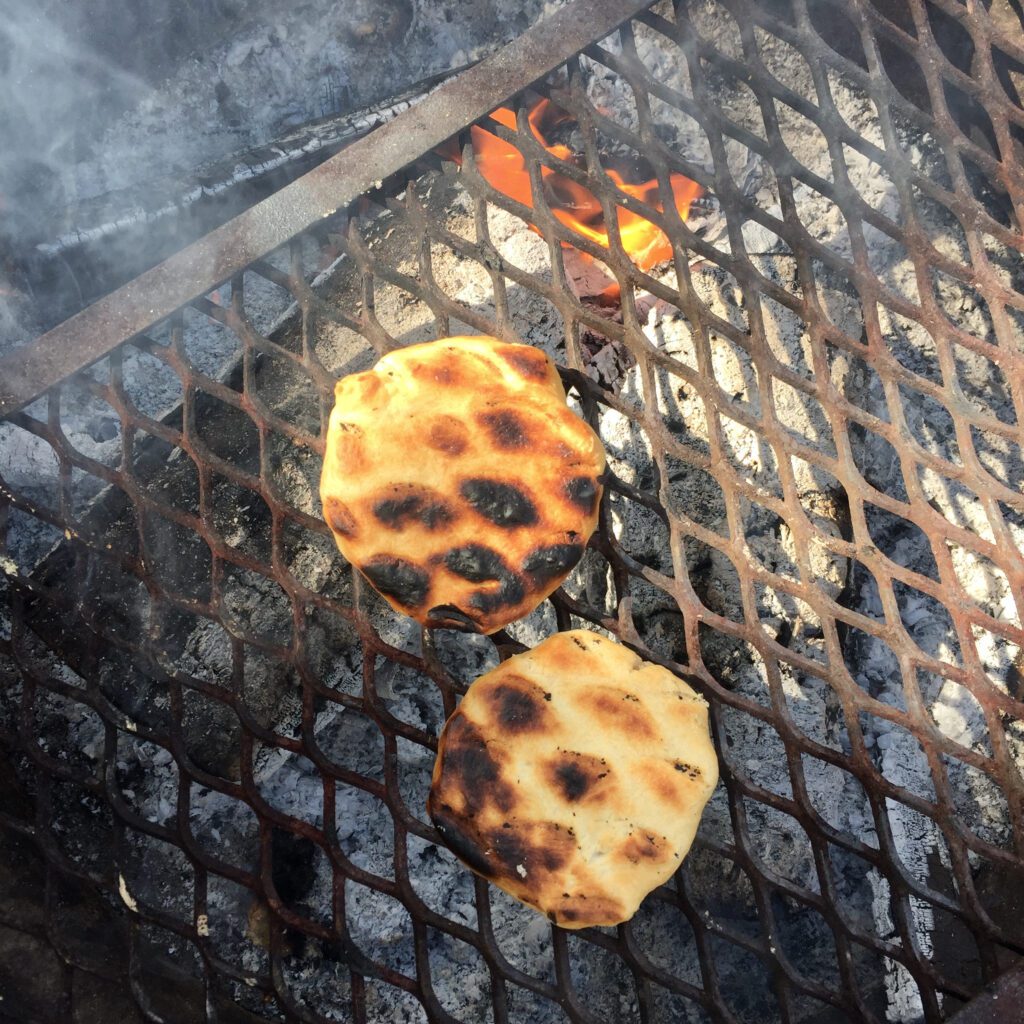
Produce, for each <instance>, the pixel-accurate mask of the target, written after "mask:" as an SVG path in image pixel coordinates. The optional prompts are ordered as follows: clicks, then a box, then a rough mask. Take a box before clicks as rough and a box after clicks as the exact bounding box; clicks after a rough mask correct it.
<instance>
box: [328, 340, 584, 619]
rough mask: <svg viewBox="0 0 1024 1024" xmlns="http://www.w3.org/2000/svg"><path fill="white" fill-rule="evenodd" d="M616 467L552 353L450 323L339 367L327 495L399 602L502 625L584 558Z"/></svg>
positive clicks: (362, 563) (340, 540)
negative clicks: (607, 466)
mask: <svg viewBox="0 0 1024 1024" xmlns="http://www.w3.org/2000/svg"><path fill="white" fill-rule="evenodd" d="M603 471H604V449H603V448H602V447H601V442H600V440H599V439H598V437H597V435H596V434H595V433H594V432H593V431H592V430H591V429H590V427H589V426H587V424H586V423H584V422H583V421H582V420H581V419H580V418H579V417H578V416H576V415H575V414H574V413H573V412H572V411H571V410H570V409H569V408H568V406H567V405H566V404H565V390H564V389H563V387H562V383H561V381H560V380H559V377H558V373H557V371H556V370H555V367H554V364H553V363H552V362H551V361H550V360H549V359H548V357H547V356H546V355H545V354H544V353H543V352H541V351H539V350H538V349H535V348H531V347H530V346H528V345H511V344H508V343H505V342H500V341H497V340H495V339H494V338H488V337H473V338H447V339H444V340H442V341H433V342H428V343H427V344H423V345H411V346H409V347H408V348H404V349H399V350H398V351H395V352H391V353H389V354H388V355H386V356H384V357H383V358H382V359H381V360H380V362H378V363H377V365H376V366H375V367H374V369H373V370H370V371H369V372H367V373H357V374H352V375H350V376H348V377H344V378H343V379H342V380H340V381H338V384H337V387H336V389H335V405H334V411H333V412H332V413H331V420H330V425H329V427H328V430H327V451H326V455H325V457H324V468H323V474H322V476H321V478H320V497H321V499H322V501H323V509H324V517H325V519H326V520H327V524H328V525H329V526H330V528H331V531H332V532H333V534H334V539H335V540H336V541H337V544H338V547H339V548H340V549H341V553H342V554H343V555H344V556H345V558H347V559H348V560H349V561H350V562H351V563H352V564H353V565H354V566H355V567H356V568H357V569H359V571H360V572H361V573H362V574H363V575H364V576H365V577H366V578H367V579H368V580H369V581H370V583H371V584H373V586H374V587H376V589H377V590H378V591H380V593H381V594H383V595H384V597H385V598H386V599H387V601H388V603H389V604H391V606H392V607H393V608H396V609H397V610H398V611H400V612H404V613H405V614H406V615H411V616H412V617H413V618H414V619H417V620H418V621H419V622H422V623H423V624H424V625H427V626H438V627H449V628H454V629H464V630H472V631H479V632H482V633H493V632H494V631H495V630H497V629H500V628H501V627H502V626H505V625H507V624H508V623H509V622H512V621H513V620H515V619H518V618H520V617H521V616H523V615H527V614H528V613H529V612H531V611H532V610H533V609H534V608H536V607H537V605H538V604H540V602H541V601H542V600H543V599H544V598H545V597H547V596H548V594H550V593H551V592H552V591H553V590H555V589H556V588H557V587H558V585H559V584H560V583H561V582H562V580H564V579H565V577H566V576H567V575H568V574H569V572H570V571H571V570H572V568H573V566H574V565H575V564H576V563H577V562H578V561H579V559H580V556H581V555H582V554H583V549H584V548H585V547H586V544H587V540H588V539H589V537H590V535H591V533H593V531H594V527H595V526H596V525H597V509H598V504H599V502H600V500H601V483H600V475H601V473H602V472H603Z"/></svg>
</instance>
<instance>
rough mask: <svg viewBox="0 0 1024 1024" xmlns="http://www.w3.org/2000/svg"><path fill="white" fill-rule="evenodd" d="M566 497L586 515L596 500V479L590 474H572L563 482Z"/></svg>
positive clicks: (591, 509)
mask: <svg viewBox="0 0 1024 1024" xmlns="http://www.w3.org/2000/svg"><path fill="white" fill-rule="evenodd" d="M565 494H566V497H567V498H568V499H569V500H570V501H571V502H572V503H573V504H574V505H575V506H576V507H577V508H580V509H582V510H583V511H584V512H586V513H587V514H588V515H589V514H590V513H591V512H593V511H594V502H595V501H596V500H597V481H596V480H595V479H594V478H593V477H592V476H574V477H573V478H572V479H571V480H569V481H567V482H566V484H565Z"/></svg>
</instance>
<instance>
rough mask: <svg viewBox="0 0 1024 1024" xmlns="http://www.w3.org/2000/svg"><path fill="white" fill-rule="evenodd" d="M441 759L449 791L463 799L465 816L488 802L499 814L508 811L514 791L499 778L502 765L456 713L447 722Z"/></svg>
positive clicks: (477, 731) (477, 734)
mask: <svg viewBox="0 0 1024 1024" xmlns="http://www.w3.org/2000/svg"><path fill="white" fill-rule="evenodd" d="M442 757H443V762H442V769H443V771H444V772H445V773H446V774H447V776H448V789H449V790H450V791H453V792H457V793H458V794H459V795H460V796H461V797H462V799H463V801H464V802H465V805H466V813H467V814H469V815H470V816H472V815H475V814H479V813H480V811H481V810H483V808H484V807H485V806H486V805H487V804H488V803H494V804H495V805H496V806H497V807H498V809H499V810H501V811H502V812H507V811H509V810H511V808H512V806H513V805H514V803H515V794H514V791H513V789H512V787H511V786H510V785H509V784H508V783H507V782H506V781H505V780H504V779H503V778H502V772H501V765H500V764H499V763H498V761H497V759H496V758H495V757H494V756H492V754H491V752H490V750H489V748H488V745H487V741H486V740H485V739H484V737H483V736H482V735H481V733H480V730H479V729H477V728H476V726H474V725H473V724H472V723H471V722H470V721H468V720H467V719H466V718H465V717H463V716H461V715H458V714H456V715H453V716H452V718H451V719H450V720H449V722H448V726H447V727H446V730H445V748H444V751H443V754H442Z"/></svg>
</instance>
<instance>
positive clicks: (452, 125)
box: [0, 0, 646, 415]
mask: <svg viewBox="0 0 1024 1024" xmlns="http://www.w3.org/2000/svg"><path fill="white" fill-rule="evenodd" d="M645 6H646V3H645V2H644V0H575V2H573V3H571V4H568V5H567V6H566V7H563V8H561V9H560V10H558V11H556V12H555V13H554V14H553V15H552V16H551V17H550V18H547V19H545V20H544V21H541V22H539V23H538V24H536V25H534V26H533V27H532V28H530V29H529V30H527V31H526V32H524V33H523V35H521V36H519V37H518V38H517V39H515V40H513V41H512V42H511V43H509V44H508V45H507V46H505V47H504V48H502V49H501V50H499V51H498V52H497V53H494V54H492V55H491V56H489V57H487V58H485V59H484V60H482V61H481V62H480V63H479V64H478V65H476V66H475V67H472V68H469V69H468V70H467V71H464V72H463V73H462V74H460V75H458V76H456V77H455V78H453V79H452V80H451V81H450V82H448V83H446V84H445V85H442V86H441V87H440V88H438V89H437V90H436V91H435V92H433V93H431V94H430V95H429V96H427V97H426V98H425V99H424V100H422V101H421V102H420V103H418V104H416V106H414V107H413V108H411V109H410V110H408V111H405V112H404V113H402V114H399V115H398V116H397V117H396V118H395V119H394V120H392V121H391V122H389V123H388V124H386V125H383V126H382V127H380V128H378V129H377V130H376V131H374V132H371V133H370V134H369V135H367V136H366V137H364V138H363V139H360V140H358V141H357V142H354V143H353V144H352V145H351V146H349V147H348V148H347V149H345V150H343V151H342V152H341V153H339V154H337V155H336V156H334V157H332V158H331V159H329V160H327V161H325V162H324V163H323V164H321V165H320V166H319V167H317V168H315V169H314V170H312V171H310V172H309V173H308V174H305V175H303V176H302V177H301V178H299V179H297V180H296V181H294V182H292V183H291V184H290V185H286V186H285V187H284V188H283V189H281V191H280V192H277V193H275V194H274V195H273V196H270V197H269V198H268V199H265V200H263V202H261V203H257V204H256V205H255V206H253V207H252V208H251V209H249V210H246V211H245V212H244V213H242V214H239V215H238V216H237V217H235V218H234V219H233V220H230V221H228V223H227V224H224V225H223V226H222V227H220V228H217V229H216V230H215V231H212V232H210V234H208V235H206V236H205V237H203V238H201V239H200V240H199V241H197V242H195V243H194V244H192V245H190V246H188V247H187V248H185V249H183V250H182V251H181V252H179V253H177V254H176V255H174V256H172V257H170V258H169V259H167V260H165V261H164V262H163V263H161V264H159V265H158V266H156V267H154V268H153V269H152V270H149V271H146V273H144V274H141V275H140V276H139V277H137V278H136V279H135V280H134V281H132V282H130V283H129V284H126V285H124V286H123V287H122V288H118V289H117V291H115V292H112V293H111V294H110V295H108V296H106V297H105V298H103V299H100V300H99V301H98V302H95V303H93V304H92V305H91V306H89V307H88V308H87V309H84V310H82V312H81V313H78V314H76V315H75V316H73V317H71V318H70V319H69V320H66V321H65V322H64V323H62V324H60V325H59V326H57V327H55V328H54V329H53V330H51V331H48V332H47V333H46V334H44V335H42V336H40V337H39V338H37V339H35V340H34V341H32V342H30V343H29V344H28V345H26V346H24V347H22V348H20V349H18V350H16V351H14V352H12V353H10V354H8V355H7V356H5V357H4V358H3V359H0V415H10V414H11V413H13V412H16V411H17V410H19V409H21V408H23V407H24V406H26V405H27V404H28V403H29V402H31V401H33V400H34V399H35V398H38V397H39V396H40V395H41V394H43V393H44V392H45V391H46V390H47V389H48V388H50V387H52V386H53V385H54V384H56V383H57V382H58V381H61V380H63V379H64V378H65V377H67V376H69V375H70V374H72V373H74V372H75V371H76V370H79V369H81V368H82V367H83V366H87V365H88V364H89V363H91V362H94V361H95V360H96V359H99V358H100V357H101V356H103V355H105V354H106V353H107V352H109V351H111V349H114V348H116V347H117V346H118V345H120V344H121V343H122V342H124V341H126V340H127V339H128V338H130V337H132V335H135V334H138V333H140V332H141V331H144V330H146V329H147V328H148V327H150V326H151V325H152V324H154V323H157V322H158V321H160V320H162V319H164V318H165V317H166V316H168V315H169V314H171V313H173V312H174V310H176V309H178V308H180V307H181V306H183V305H184V304H185V303H186V302H189V301H191V300H192V299H194V298H196V297H197V296H199V295H203V294H205V293H206V292H208V291H210V290H212V289H213V288H216V287H217V286H218V285H220V284H222V283H223V282H224V281H227V280H229V279H230V278H231V277H232V276H233V275H235V274H237V273H238V272H239V271H241V270H243V269H244V268H245V267H247V266H249V264H251V263H252V262H253V261H255V260H258V259H261V258H263V257H264V256H266V255H267V254H268V253H271V252H273V251H274V250H275V249H277V248H278V247H279V246H281V245H283V244H284V243H285V242H287V241H288V239H290V238H292V237H294V236H295V235H297V234H298V233H299V232H301V231H304V230H306V229H307V228H309V227H310V226H311V225H313V224H316V223H317V222H318V221H320V220H323V219H324V218H325V217H330V216H331V215H332V214H334V213H337V211H338V210H340V209H343V208H344V207H345V206H347V205H348V204H349V203H351V202H352V201H353V200H354V199H356V198H357V197H358V196H360V195H363V194H364V193H365V192H368V191H370V190H371V189H373V188H374V186H375V185H376V184H377V183H378V182H380V181H381V180H382V179H383V178H386V177H388V176H389V175H391V174H394V173H395V172H397V171H399V170H401V169H402V168H403V167H406V166H407V165H408V164H409V163H411V162H412V161H413V160H416V159H418V158H419V157H421V156H422V155H423V154H424V153H427V152H429V151H430V150H431V149H433V148H434V147H436V146H439V145H440V144H441V143H442V142H444V141H445V140H446V139H447V138H449V137H450V136H452V135H453V134H455V133H456V132H458V131H460V130H461V129H462V128H463V127H465V126H466V125H467V124H470V123H471V122H473V121H475V120H477V119H479V118H481V117H483V116H484V115H485V114H487V113H488V112H489V111H491V110H493V109H494V108H495V107H497V106H499V105H500V104H501V103H503V102H504V101H505V100H507V99H508V98H509V96H511V95H512V94H513V93H515V92H517V91H518V90H520V89H522V88H524V87H525V86H528V85H529V84H530V83H531V82H533V81H535V80H536V79H538V78H540V77H541V76H542V75H545V74H547V73H548V72H549V71H551V70H552V69H553V68H556V67H557V66H558V65H559V64H561V63H563V62H564V61H565V60H566V59H567V58H568V57H570V56H572V55H573V54H574V53H577V52H578V51H579V50H581V49H582V48H583V47H585V46H587V45H588V44H589V43H591V42H593V41H594V40H595V39H600V38H601V37H602V36H604V35H607V34H608V33H609V32H610V31H612V30H613V29H614V28H615V27H616V26H617V25H620V24H621V23H622V22H623V21H625V20H627V19H628V18H629V17H631V16H632V15H633V14H635V13H636V12H637V11H639V10H641V9H642V8H643V7H645Z"/></svg>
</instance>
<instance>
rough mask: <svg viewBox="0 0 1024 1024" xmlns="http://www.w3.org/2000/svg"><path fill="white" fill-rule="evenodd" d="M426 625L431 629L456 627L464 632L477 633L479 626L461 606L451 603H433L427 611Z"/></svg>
mask: <svg viewBox="0 0 1024 1024" xmlns="http://www.w3.org/2000/svg"><path fill="white" fill-rule="evenodd" d="M426 624H427V626H429V627H430V628H431V629H458V630H461V631H462V632H464V633H479V632H480V627H479V626H478V625H477V624H476V622H475V621H474V620H473V619H472V618H471V617H470V616H469V615H467V614H466V613H465V612H464V611H463V610H462V609H461V608H456V607H455V605H453V604H438V605H434V607H433V608H431V609H430V611H428V612H427V622H426Z"/></svg>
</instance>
